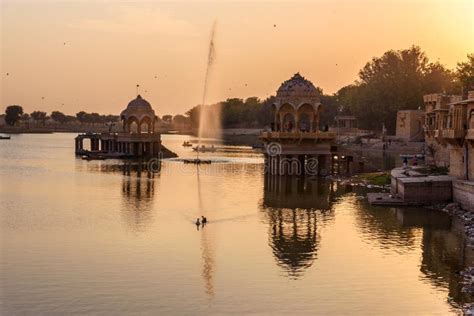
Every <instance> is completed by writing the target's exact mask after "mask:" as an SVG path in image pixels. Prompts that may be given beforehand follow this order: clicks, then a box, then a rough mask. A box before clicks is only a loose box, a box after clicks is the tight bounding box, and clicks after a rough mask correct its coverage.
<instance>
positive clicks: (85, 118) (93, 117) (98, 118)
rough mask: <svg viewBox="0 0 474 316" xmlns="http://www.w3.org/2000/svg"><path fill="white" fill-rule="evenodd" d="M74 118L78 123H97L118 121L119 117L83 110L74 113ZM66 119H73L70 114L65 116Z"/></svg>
mask: <svg viewBox="0 0 474 316" xmlns="http://www.w3.org/2000/svg"><path fill="white" fill-rule="evenodd" d="M76 119H77V120H78V121H79V122H80V123H89V124H97V123H102V124H105V123H108V122H116V121H118V119H119V117H118V116H117V115H111V114H109V115H101V114H99V113H87V112H84V111H80V112H78V113H76ZM66 120H67V121H69V122H71V121H73V120H74V119H73V117H72V116H69V115H68V116H66Z"/></svg>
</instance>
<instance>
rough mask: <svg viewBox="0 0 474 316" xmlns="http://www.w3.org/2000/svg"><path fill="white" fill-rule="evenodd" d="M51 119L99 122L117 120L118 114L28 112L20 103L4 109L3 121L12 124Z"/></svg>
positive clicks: (43, 121) (42, 123)
mask: <svg viewBox="0 0 474 316" xmlns="http://www.w3.org/2000/svg"><path fill="white" fill-rule="evenodd" d="M49 119H51V120H53V121H54V122H57V123H59V124H67V123H77V122H78V123H81V124H92V125H93V124H99V123H107V122H115V121H118V119H119V116H118V115H110V114H109V115H101V114H99V113H87V112H84V111H80V112H78V113H76V115H67V114H64V113H63V112H61V111H52V112H51V113H50V114H49V115H48V113H47V112H43V111H33V112H31V113H30V114H28V113H26V112H24V111H23V107H21V106H20V105H9V106H7V108H6V110H5V122H6V123H7V124H8V125H10V126H14V125H15V124H17V123H18V122H22V123H24V124H29V122H30V121H34V122H35V123H36V124H41V125H43V126H44V125H45V124H46V121H47V120H49Z"/></svg>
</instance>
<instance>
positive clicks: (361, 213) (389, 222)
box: [355, 201, 422, 253]
mask: <svg viewBox="0 0 474 316" xmlns="http://www.w3.org/2000/svg"><path fill="white" fill-rule="evenodd" d="M355 211H356V218H355V219H356V226H357V228H358V230H359V232H360V233H361V234H362V236H363V238H362V240H363V241H364V242H367V243H373V244H375V245H377V246H378V247H380V248H381V249H383V250H387V251H394V252H397V253H405V252H407V251H412V250H415V249H416V247H417V242H416V241H417V240H419V239H420V238H421V233H422V232H421V230H420V229H417V227H410V226H404V225H401V224H402V223H403V218H401V217H400V214H399V212H397V209H396V208H385V207H373V206H369V205H368V204H367V202H366V201H363V202H361V203H359V204H358V205H356V206H355ZM405 220H406V219H405Z"/></svg>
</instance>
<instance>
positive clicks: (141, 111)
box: [120, 95, 155, 117]
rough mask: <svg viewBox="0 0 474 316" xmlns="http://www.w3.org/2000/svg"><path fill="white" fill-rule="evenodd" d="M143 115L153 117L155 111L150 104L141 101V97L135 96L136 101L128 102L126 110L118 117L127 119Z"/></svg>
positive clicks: (143, 100)
mask: <svg viewBox="0 0 474 316" xmlns="http://www.w3.org/2000/svg"><path fill="white" fill-rule="evenodd" d="M143 115H150V116H153V117H154V116H155V111H154V110H153V108H152V107H151V105H150V103H149V102H148V101H147V100H145V99H143V98H142V96H141V95H137V98H136V99H133V100H132V101H130V102H129V103H128V105H127V108H126V109H125V110H123V111H122V113H121V114H120V116H122V117H128V116H137V117H140V116H143Z"/></svg>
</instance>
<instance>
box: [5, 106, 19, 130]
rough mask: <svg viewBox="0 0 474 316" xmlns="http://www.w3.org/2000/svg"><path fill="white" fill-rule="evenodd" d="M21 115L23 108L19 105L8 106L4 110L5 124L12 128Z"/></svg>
mask: <svg viewBox="0 0 474 316" xmlns="http://www.w3.org/2000/svg"><path fill="white" fill-rule="evenodd" d="M22 114H23V108H22V107H21V106H19V105H9V106H7V108H6V109H5V122H6V123H7V124H8V125H10V126H13V125H15V123H16V122H17V121H18V120H19V119H20V117H21V115H22Z"/></svg>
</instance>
